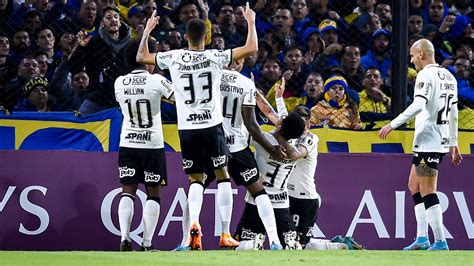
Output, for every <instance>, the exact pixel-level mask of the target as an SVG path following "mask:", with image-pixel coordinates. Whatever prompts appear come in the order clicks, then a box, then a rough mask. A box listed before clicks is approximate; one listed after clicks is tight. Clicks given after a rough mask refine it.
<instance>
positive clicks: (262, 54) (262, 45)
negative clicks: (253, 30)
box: [257, 41, 273, 66]
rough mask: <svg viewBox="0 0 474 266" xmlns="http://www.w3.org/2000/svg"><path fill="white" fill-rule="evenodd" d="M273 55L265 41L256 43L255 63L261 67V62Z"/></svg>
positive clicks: (270, 47)
mask: <svg viewBox="0 0 474 266" xmlns="http://www.w3.org/2000/svg"><path fill="white" fill-rule="evenodd" d="M272 54H273V48H272V46H271V45H269V44H268V43H267V42H266V41H259V42H258V52H257V63H258V64H259V65H261V66H262V65H263V62H265V60H267V59H268V58H269V57H271V55H272Z"/></svg>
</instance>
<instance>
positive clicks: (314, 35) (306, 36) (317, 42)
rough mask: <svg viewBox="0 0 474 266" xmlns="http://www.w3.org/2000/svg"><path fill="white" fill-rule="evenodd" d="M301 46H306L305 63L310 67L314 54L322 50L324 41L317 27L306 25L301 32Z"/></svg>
mask: <svg viewBox="0 0 474 266" xmlns="http://www.w3.org/2000/svg"><path fill="white" fill-rule="evenodd" d="M301 38H302V46H303V47H305V48H306V53H305V55H304V57H305V63H306V65H309V66H310V68H311V64H312V63H313V61H314V59H315V58H316V56H318V55H319V54H320V53H322V52H323V51H324V41H323V39H322V37H321V32H320V31H319V29H318V28H315V27H308V28H307V29H306V30H305V31H304V32H303V34H302V37H301Z"/></svg>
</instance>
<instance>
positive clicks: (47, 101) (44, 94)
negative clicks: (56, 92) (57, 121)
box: [13, 77, 57, 112]
mask: <svg viewBox="0 0 474 266" xmlns="http://www.w3.org/2000/svg"><path fill="white" fill-rule="evenodd" d="M23 90H24V93H25V98H24V99H23V100H21V101H20V102H19V103H18V105H17V106H15V108H14V109H13V110H14V111H28V112H50V111H56V110H57V109H56V106H55V102H54V97H52V96H49V95H48V80H46V79H45V78H42V77H35V78H32V79H30V80H29V81H28V82H27V83H26V84H25V86H24V87H23Z"/></svg>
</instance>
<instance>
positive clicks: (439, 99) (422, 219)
mask: <svg viewBox="0 0 474 266" xmlns="http://www.w3.org/2000/svg"><path fill="white" fill-rule="evenodd" d="M410 56H411V62H412V63H413V64H414V65H415V68H416V70H417V71H419V72H418V75H417V77H416V83H415V93H414V100H413V103H412V104H411V105H410V106H408V108H407V109H406V110H405V111H404V112H403V113H401V114H400V115H399V116H398V117H397V118H395V119H394V120H393V121H391V122H390V124H388V125H386V126H384V127H383V128H382V129H380V131H379V135H380V138H381V139H385V138H386V137H387V135H388V134H389V133H390V132H391V131H392V130H393V129H394V128H397V127H399V126H401V125H402V124H404V123H405V122H407V121H408V120H409V119H411V118H413V117H415V116H416V118H415V136H414V139H413V161H412V163H413V165H412V167H411V171H410V177H409V180H408V189H409V190H410V192H411V193H412V196H413V200H414V202H415V217H416V222H417V237H416V239H415V241H414V242H413V243H412V244H411V245H409V246H407V247H405V248H404V250H420V249H421V250H426V249H428V250H448V249H449V248H448V244H447V242H446V238H445V236H444V226H443V214H442V210H441V206H440V205H439V199H438V196H437V195H436V188H437V180H438V166H439V164H440V163H441V160H442V159H443V156H444V155H445V154H446V153H447V152H448V151H450V152H451V160H452V162H453V163H454V164H455V165H459V164H460V163H461V161H462V156H461V154H460V151H459V148H458V140H457V137H458V133H457V130H458V107H457V102H458V96H457V83H456V79H455V78H454V77H453V75H451V73H450V72H449V71H448V70H446V69H445V68H443V67H441V66H440V65H438V64H436V61H435V50H434V47H433V44H432V43H431V42H430V41H429V40H427V39H421V40H418V41H417V42H415V43H414V44H413V45H412V47H411V48H410ZM428 224H429V225H430V226H431V229H432V230H433V234H434V239H435V242H434V243H433V245H431V246H430V241H429V239H428Z"/></svg>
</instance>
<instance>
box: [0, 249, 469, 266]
mask: <svg viewBox="0 0 474 266" xmlns="http://www.w3.org/2000/svg"><path fill="white" fill-rule="evenodd" d="M0 264H1V265H5V266H7V265H8V266H10V265H48V266H49V265H65V266H73V265H98V266H100V265H111V266H119V265H135V266H144V265H223V266H233V265H236V266H266V265H272V266H280V265H292V266H296V265H350V266H356V265H364V266H367V265H378V266H379V265H384V266H385V265H397V266H408V265H449V266H451V265H463V266H474V251H447V252H444V251H441V252H439V251H438V252H436V251H435V252H428V251H415V252H403V251H340V250H337V251H247V252H236V251H202V252H170V251H159V252H148V253H142V252H130V253H119V252H97V251H90V252H81V251H70V252H67V251H66V252H31V251H24V252H23V251H0Z"/></svg>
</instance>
